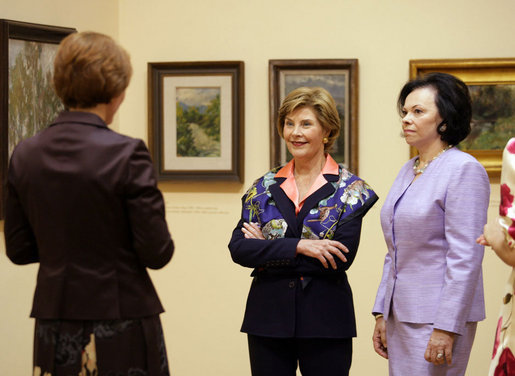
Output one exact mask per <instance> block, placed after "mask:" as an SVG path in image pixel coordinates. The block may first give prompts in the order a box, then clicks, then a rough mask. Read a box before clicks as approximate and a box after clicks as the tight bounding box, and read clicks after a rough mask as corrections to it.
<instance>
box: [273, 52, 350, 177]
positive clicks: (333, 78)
mask: <svg viewBox="0 0 515 376" xmlns="http://www.w3.org/2000/svg"><path fill="white" fill-rule="evenodd" d="M268 73H269V84H270V165H271V167H275V166H280V165H284V164H285V163H286V162H287V161H288V160H289V159H290V158H291V156H290V155H289V153H288V151H287V149H286V145H285V143H284V141H283V140H282V138H281V136H280V135H279V134H278V132H277V124H276V121H277V112H278V110H279V107H280V106H281V103H282V101H283V99H284V98H285V97H286V95H287V94H288V93H289V92H290V91H292V90H293V89H296V88H298V87H302V86H309V87H323V88H324V89H326V90H327V91H328V92H329V93H330V94H331V96H332V97H333V98H334V100H335V102H336V107H337V109H338V114H339V115H340V124H341V128H340V135H339V137H338V139H337V140H336V142H335V143H334V145H333V148H332V150H330V151H329V152H330V154H331V156H332V157H333V158H334V159H335V161H336V162H338V163H342V164H343V165H344V166H345V167H346V168H347V169H349V170H350V171H351V172H352V173H354V174H357V173H358V60H357V59H322V60H317V59H311V60H270V61H269V64H268Z"/></svg>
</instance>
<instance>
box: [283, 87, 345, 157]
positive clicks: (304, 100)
mask: <svg viewBox="0 0 515 376" xmlns="http://www.w3.org/2000/svg"><path fill="white" fill-rule="evenodd" d="M301 107H309V108H311V109H313V111H314V112H315V115H316V117H317V120H318V121H319V123H320V125H321V126H322V128H323V129H324V130H326V131H329V136H328V137H327V139H328V142H327V143H326V144H324V150H325V151H328V150H329V149H330V148H331V146H333V144H334V141H335V140H336V139H337V138H338V135H339V134H340V116H339V115H338V110H337V109H336V103H335V102H334V99H333V97H332V96H331V94H329V92H328V91H327V90H326V89H324V88H322V87H299V88H297V89H294V90H292V91H291V92H290V93H288V95H287V96H286V98H284V100H283V103H282V105H281V107H280V108H279V111H278V115H277V124H276V125H277V131H278V132H279V135H280V136H281V137H283V131H284V120H285V118H286V116H288V115H289V114H291V113H292V112H293V111H295V110H296V109H298V108H301Z"/></svg>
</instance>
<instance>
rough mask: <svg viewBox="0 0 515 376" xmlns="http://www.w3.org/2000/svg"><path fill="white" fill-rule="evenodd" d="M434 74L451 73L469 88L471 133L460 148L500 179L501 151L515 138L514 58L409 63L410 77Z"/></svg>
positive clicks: (491, 175) (413, 61)
mask: <svg viewBox="0 0 515 376" xmlns="http://www.w3.org/2000/svg"><path fill="white" fill-rule="evenodd" d="M431 72H442V73H449V74H452V75H454V76H456V77H458V78H459V79H461V80H462V81H463V82H465V83H466V84H467V86H468V87H469V91H470V97H471V99H472V122H471V128H472V130H471V132H470V135H469V136H468V137H467V138H466V139H465V140H463V141H462V142H461V143H460V144H459V145H458V147H459V148H460V149H461V150H463V151H465V152H467V153H469V154H471V155H473V156H474V157H475V158H476V159H477V160H478V161H479V162H481V163H482V164H483V166H484V167H485V169H486V171H487V172H488V175H489V176H490V177H491V178H493V177H499V176H500V173H501V165H502V151H503V149H504V146H505V145H506V143H507V142H508V140H509V139H510V138H511V137H513V135H515V58H499V59H444V60H410V78H416V77H417V76H422V75H424V74H427V73H431ZM410 154H411V156H412V157H413V156H415V155H416V154H417V151H416V149H415V148H411V149H410Z"/></svg>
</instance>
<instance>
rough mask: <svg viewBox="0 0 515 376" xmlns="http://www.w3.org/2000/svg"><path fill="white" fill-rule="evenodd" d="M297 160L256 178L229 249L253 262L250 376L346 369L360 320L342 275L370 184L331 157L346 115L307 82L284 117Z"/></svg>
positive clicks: (281, 123)
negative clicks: (332, 146)
mask: <svg viewBox="0 0 515 376" xmlns="http://www.w3.org/2000/svg"><path fill="white" fill-rule="evenodd" d="M277 128H278V131H279V134H280V135H281V136H282V137H283V139H284V141H285V142H286V145H287V147H288V150H289V151H290V153H291V155H292V156H293V159H292V160H291V161H290V162H289V163H288V164H286V165H285V166H283V167H278V168H274V169H273V170H271V171H269V172H268V173H266V174H265V175H264V176H262V177H260V178H259V179H257V180H256V181H255V182H254V183H253V184H252V186H251V187H250V188H249V190H248V191H247V193H246V194H245V195H244V196H243V198H242V204H243V209H242V215H241V219H240V221H239V222H238V224H237V226H236V228H235V229H234V231H233V234H232V239H231V241H230V243H229V249H230V251H231V256H232V258H233V260H234V262H236V263H238V264H240V265H242V266H244V267H248V268H252V269H253V272H252V276H253V281H252V286H251V288H250V292H249V296H248V300H247V308H246V312H245V317H244V319H243V326H242V329H241V330H242V331H243V332H245V333H247V335H248V345H249V354H250V365H251V370H252V375H253V376H274V375H278V376H286V375H288V376H290V375H295V372H296V369H297V365H298V366H299V368H300V371H301V373H302V375H304V376H318V375H324V376H333V375H334V376H336V375H338V376H343V375H348V374H349V369H350V366H351V359H352V337H355V336H356V323H355V317H354V307H353V300H352V292H351V288H350V285H349V282H348V280H347V275H346V273H345V271H346V270H347V269H348V268H349V267H350V266H351V264H352V262H353V261H354V258H355V257H356V252H357V250H358V244H359V239H360V233H361V223H362V219H363V217H364V215H365V214H366V213H367V211H368V210H369V209H370V208H371V207H372V205H374V203H375V202H376V201H377V196H376V194H375V193H374V191H372V189H371V188H370V187H369V186H368V185H367V184H366V183H365V182H364V181H363V180H361V179H360V178H359V177H357V176H355V175H353V174H351V173H350V172H349V171H347V170H346V169H345V168H344V167H343V165H339V164H337V163H336V162H335V161H334V160H333V159H332V158H331V156H330V155H329V153H328V152H329V150H330V148H331V145H332V144H333V142H334V141H335V139H336V138H337V136H338V133H339V130H340V121H339V116H338V111H337V110H336V105H335V103H334V100H333V98H332V97H331V95H330V94H329V93H328V92H327V91H326V90H325V89H322V88H307V87H302V88H298V89H295V90H293V91H292V92H291V93H289V94H288V95H287V96H286V98H285V99H284V101H283V103H282V106H281V108H280V109H279V115H278V120H277Z"/></svg>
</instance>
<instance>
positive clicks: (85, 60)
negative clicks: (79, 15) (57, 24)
mask: <svg viewBox="0 0 515 376" xmlns="http://www.w3.org/2000/svg"><path fill="white" fill-rule="evenodd" d="M131 75H132V67H131V62H130V57H129V54H128V53H127V51H125V49H123V47H121V46H120V45H118V44H117V43H116V42H115V41H114V39H113V38H111V37H109V36H107V35H104V34H100V33H96V32H92V31H87V32H81V33H74V34H70V35H68V36H67V37H66V38H64V39H63V40H62V41H61V43H60V45H59V48H58V50H57V54H56V56H55V59H54V88H55V91H56V93H57V96H58V97H59V98H61V100H62V101H63V103H64V105H65V107H67V108H91V107H94V106H96V105H97V104H100V103H109V102H110V101H111V99H113V98H115V97H117V96H118V95H120V94H121V93H123V91H124V90H125V89H126V88H127V86H129V81H130V79H131Z"/></svg>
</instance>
